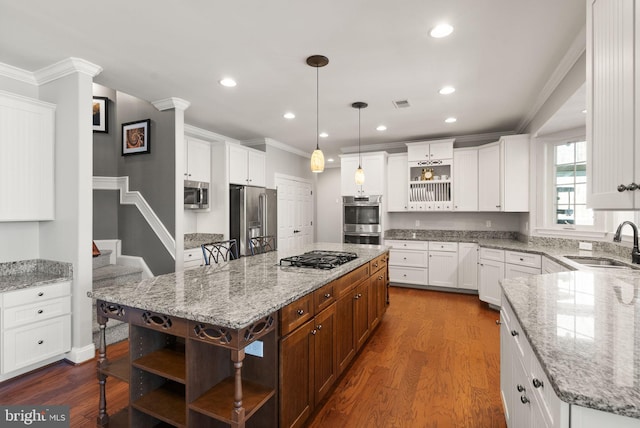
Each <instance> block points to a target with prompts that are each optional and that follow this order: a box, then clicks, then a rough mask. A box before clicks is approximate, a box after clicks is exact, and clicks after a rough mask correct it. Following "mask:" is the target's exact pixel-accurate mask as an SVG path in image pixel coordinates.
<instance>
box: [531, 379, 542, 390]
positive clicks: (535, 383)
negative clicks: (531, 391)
mask: <svg viewBox="0 0 640 428" xmlns="http://www.w3.org/2000/svg"><path fill="white" fill-rule="evenodd" d="M533 386H534V387H535V388H540V387H541V386H544V382H542V381H541V380H540V379H538V378H537V377H534V378H533Z"/></svg>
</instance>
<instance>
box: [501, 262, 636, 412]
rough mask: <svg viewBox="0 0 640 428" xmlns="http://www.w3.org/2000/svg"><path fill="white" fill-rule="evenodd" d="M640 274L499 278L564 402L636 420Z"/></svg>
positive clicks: (561, 273)
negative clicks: (501, 279)
mask: <svg viewBox="0 0 640 428" xmlns="http://www.w3.org/2000/svg"><path fill="white" fill-rule="evenodd" d="M639 288H640V272H638V271H625V272H624V273H622V272H620V273H614V274H612V273H601V272H598V271H586V270H584V271H573V272H560V273H555V274H547V275H536V276H532V277H530V278H517V279H510V280H503V281H502V289H503V291H504V295H505V298H506V299H507V301H508V302H509V304H510V305H511V307H512V308H513V310H514V312H515V315H516V318H517V319H518V321H519V323H520V325H521V327H522V330H523V331H524V333H525V335H526V337H527V339H528V341H529V343H530V344H531V347H532V349H533V352H534V353H535V354H536V356H537V357H538V360H539V361H540V363H541V366H542V368H543V370H544V371H545V373H546V374H547V377H548V378H549V380H550V382H551V385H552V387H553V389H554V391H555V392H556V394H557V395H558V397H559V398H560V399H561V400H562V401H565V402H567V403H569V404H572V405H579V406H583V407H589V408H593V409H597V410H602V411H605V412H610V413H616V414H619V415H623V416H628V417H632V418H640V361H639V360H638V357H637V356H638V355H640V340H639V339H640V323H639V322H638V320H639V319H640V318H639V317H638V314H639V313H640V300H638V290H639Z"/></svg>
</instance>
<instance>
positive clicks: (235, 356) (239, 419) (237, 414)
mask: <svg viewBox="0 0 640 428" xmlns="http://www.w3.org/2000/svg"><path fill="white" fill-rule="evenodd" d="M231 359H232V360H233V367H234V369H235V373H234V378H235V388H234V394H233V414H232V415H231V420H232V423H231V426H232V427H233V428H244V423H245V419H244V418H245V413H244V407H242V362H243V361H244V349H240V350H238V351H231Z"/></svg>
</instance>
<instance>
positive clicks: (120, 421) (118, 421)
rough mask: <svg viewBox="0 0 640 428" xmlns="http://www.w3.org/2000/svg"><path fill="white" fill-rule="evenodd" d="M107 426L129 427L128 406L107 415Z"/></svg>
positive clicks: (114, 427) (110, 427)
mask: <svg viewBox="0 0 640 428" xmlns="http://www.w3.org/2000/svg"><path fill="white" fill-rule="evenodd" d="M106 426H107V427H109V428H128V427H129V407H125V408H124V409H122V410H120V411H118V412H116V413H115V414H113V415H109V423H108V424H107V425H106Z"/></svg>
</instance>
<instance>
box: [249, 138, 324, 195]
mask: <svg viewBox="0 0 640 428" xmlns="http://www.w3.org/2000/svg"><path fill="white" fill-rule="evenodd" d="M258 150H260V148H258ZM265 151H266V153H267V165H266V175H267V186H266V187H268V188H269V189H273V188H274V187H275V179H274V176H275V173H276V172H277V173H278V174H284V175H290V176H292V177H298V178H305V179H307V180H313V179H314V177H313V175H314V174H313V173H312V172H311V167H310V166H309V159H308V158H304V157H302V156H299V155H296V154H294V153H291V152H287V151H285V150H282V149H279V148H277V147H274V146H272V145H267V146H266V150H265Z"/></svg>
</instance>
